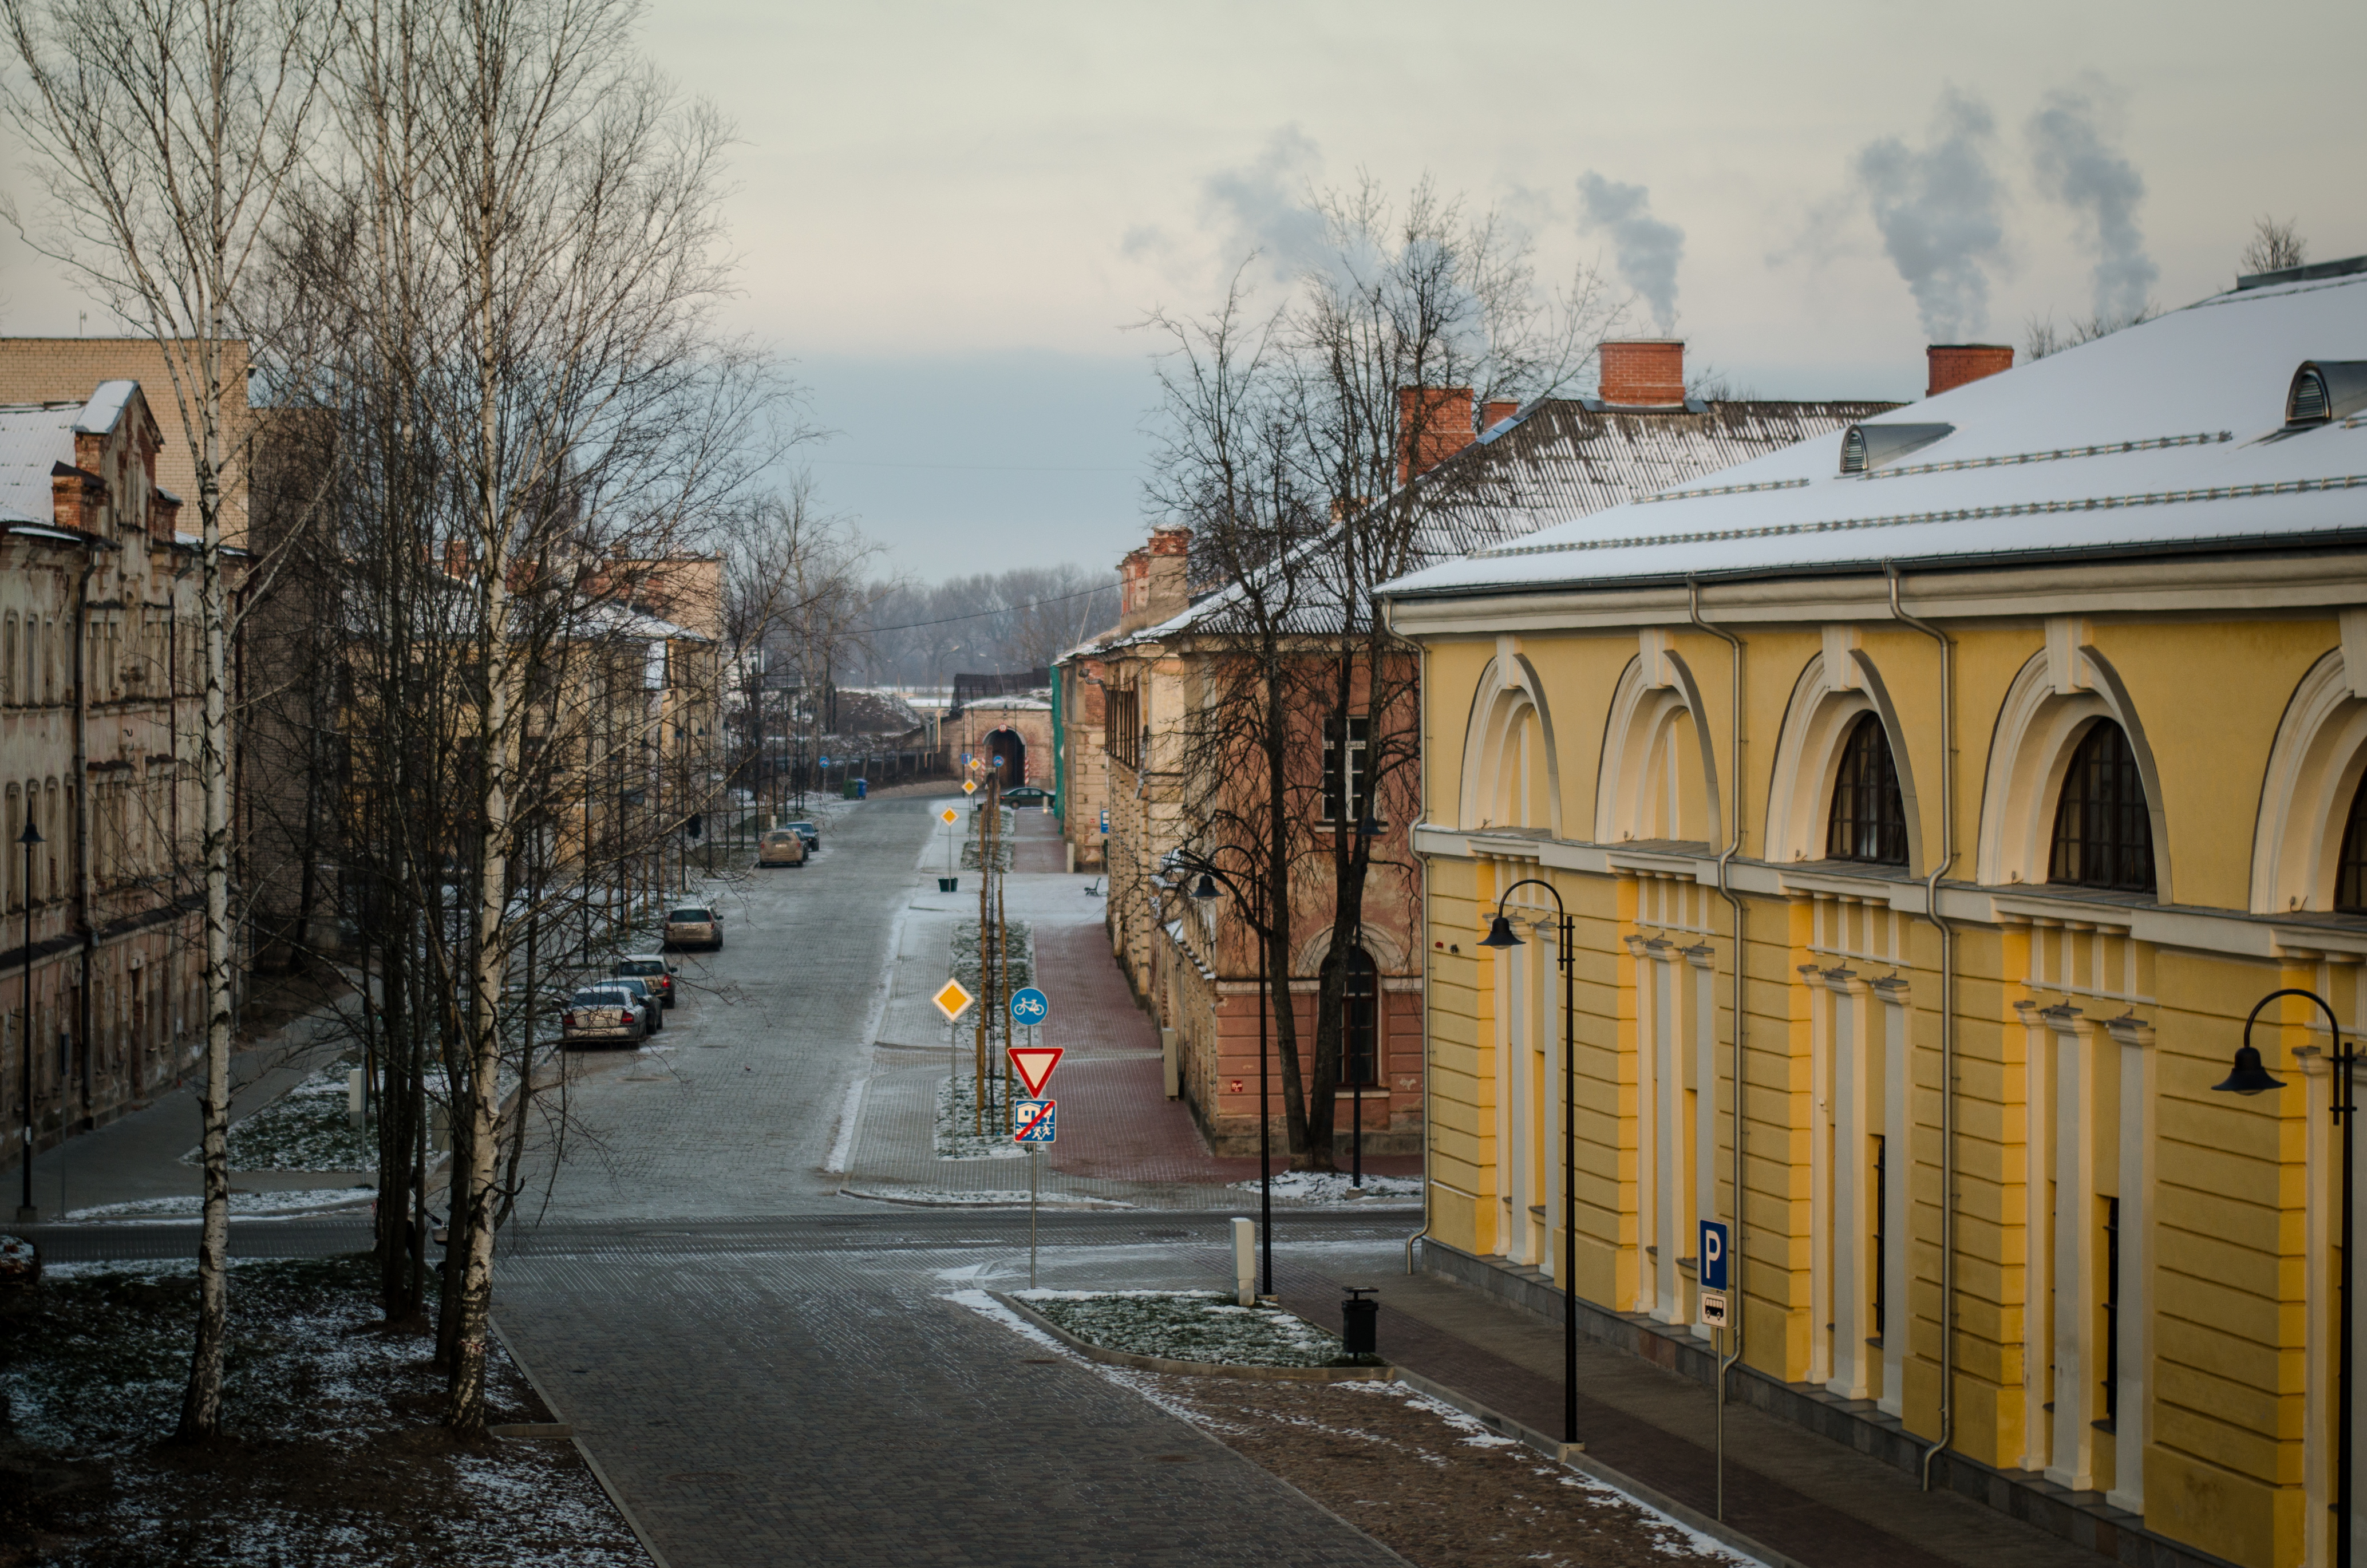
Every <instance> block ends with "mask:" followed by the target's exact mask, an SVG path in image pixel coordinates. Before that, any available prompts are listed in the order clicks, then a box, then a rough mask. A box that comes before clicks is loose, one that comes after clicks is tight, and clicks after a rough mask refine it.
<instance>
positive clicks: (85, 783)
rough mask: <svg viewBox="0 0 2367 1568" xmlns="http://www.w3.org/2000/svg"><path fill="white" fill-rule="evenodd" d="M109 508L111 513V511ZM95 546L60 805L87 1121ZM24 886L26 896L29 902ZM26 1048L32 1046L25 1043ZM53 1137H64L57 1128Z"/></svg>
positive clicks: (87, 575) (77, 610)
mask: <svg viewBox="0 0 2367 1568" xmlns="http://www.w3.org/2000/svg"><path fill="white" fill-rule="evenodd" d="M110 509H111V508H110ZM99 548H100V547H99V546H97V545H96V544H91V545H85V547H84V549H85V553H84V556H83V568H82V575H81V577H80V578H79V579H78V580H77V581H76V582H75V584H74V778H73V780H72V781H71V783H70V784H69V785H68V786H67V789H66V792H65V798H64V800H63V801H62V802H61V804H62V805H63V806H64V807H65V808H66V809H67V810H68V811H70V812H73V813H74V821H73V823H72V824H70V827H71V831H72V832H73V835H74V859H73V866H74V903H75V905H76V908H75V911H74V925H76V926H79V927H81V936H82V985H81V987H80V990H81V992H82V999H81V1004H80V1006H78V1007H77V1008H76V1009H75V1017H74V1032H75V1035H76V1036H77V1038H76V1040H75V1041H74V1044H75V1046H76V1047H77V1049H76V1051H75V1054H76V1055H77V1056H79V1057H81V1058H82V1113H83V1116H84V1117H85V1119H91V1118H92V1111H91V1104H90V1101H91V1085H92V1079H91V1070H90V1053H91V1028H90V1024H91V1012H92V1008H93V1006H94V1005H95V1003H94V998H93V993H94V992H95V991H96V988H97V968H98V965H97V959H98V927H97V926H96V925H95V924H93V922H92V920H91V911H92V908H93V903H94V901H93V898H92V891H93V890H92V887H91V878H92V866H91V845H90V663H91V661H90V585H91V579H93V578H94V577H96V576H97V575H98V562H99ZM32 895H33V890H32V889H31V888H30V887H29V886H28V887H27V888H26V890H25V896H26V898H27V899H28V900H29V899H30V898H31V897H32ZM26 1043H27V1045H28V1048H29V1047H30V1044H31V1042H30V1041H29V1040H28V1041H27V1042H26ZM58 1098H59V1101H60V1102H61V1103H60V1116H61V1118H62V1116H63V1101H64V1099H65V1085H64V1084H63V1083H60V1084H59V1085H58ZM58 1136H59V1137H60V1138H61V1139H62V1138H63V1137H64V1136H65V1133H64V1131H63V1130H62V1128H61V1130H60V1131H59V1134H58Z"/></svg>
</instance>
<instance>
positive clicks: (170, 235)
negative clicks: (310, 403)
mask: <svg viewBox="0 0 2367 1568" xmlns="http://www.w3.org/2000/svg"><path fill="white" fill-rule="evenodd" d="M333 6H334V0H122V3H120V4H114V5H108V6H83V5H75V4H72V3H71V0H0V17H5V19H6V27H7V30H8V41H9V43H10V45H11V46H12V49H13V51H14V53H15V56H16V61H15V63H16V65H17V72H16V73H15V74H14V76H13V79H12V80H10V81H9V82H8V84H7V87H6V97H5V100H0V102H5V107H6V114H7V117H8V119H9V120H10V122H11V123H12V124H13V125H14V126H15V128H16V130H17V132H18V134H19V136H20V137H21V138H22V139H23V142H24V144H25V146H26V147H27V149H28V151H29V152H30V153H31V154H32V163H33V166H34V169H35V172H36V175H37V177H38V178H39V180H40V184H41V187H42V189H43V191H44V193H45V194H46V196H47V198H48V199H47V201H46V202H45V203H44V210H41V211H40V212H39V213H31V214H28V213H19V212H17V211H14V210H10V211H8V212H7V213H6V217H7V219H8V221H9V222H11V223H12V224H14V225H15V226H16V227H17V230H18V232H19V233H22V234H24V235H25V236H26V238H27V240H28V243H29V244H31V245H32V246H33V247H34V248H35V249H37V250H39V251H40V252H41V253H42V254H44V255H47V256H51V257H52V258H54V259H55V260H57V261H59V262H61V263H62V264H63V265H64V267H66V269H67V270H68V271H69V272H70V273H71V274H72V275H73V276H74V278H76V279H77V280H78V281H79V282H80V283H81V285H82V286H83V287H84V289H85V290H86V291H87V292H88V293H89V294H90V295H91V297H92V298H93V299H94V300H95V301H97V302H98V303H99V304H101V305H103V306H105V307H106V308H107V309H108V310H109V311H111V312H114V313H115V314H116V315H117V316H119V318H121V319H122V320H123V321H124V322H125V323H127V324H130V326H131V327H132V329H133V330H134V331H136V332H139V333H141V334H142V335H145V336H147V337H148V338H150V339H151V340H152V341H153V342H154V343H155V345H156V346H157V347H158V349H159V350H160V351H161V352H162V354H163V357H164V368H165V374H166V376H167V378H168V379H169V380H170V381H171V383H172V388H171V390H172V397H173V403H174V405H175V407H176V411H177V414H178V420H179V426H180V434H181V438H182V440H183V441H185V442H186V443H187V447H188V449H189V454H190V457H191V459H192V460H193V461H194V463H195V466H196V472H197V476H198V495H197V501H198V519H199V543H198V571H199V573H200V574H201V585H200V595H199V605H200V610H199V615H200V624H199V628H198V636H199V638H200V641H201V642H202V645H203V657H202V664H203V671H204V688H205V697H204V719H203V723H202V726H201V728H200V730H199V733H198V784H199V788H200V790H201V792H202V797H203V809H202V824H203V825H202V830H201V833H202V843H201V846H200V851H199V853H200V858H201V859H202V864H203V877H204V897H205V916H204V918H205V957H204V966H203V972H204V982H203V983H204V991H205V1012H206V1043H205V1071H204V1078H203V1083H202V1086H201V1088H200V1090H199V1106H200V1115H201V1119H202V1135H201V1140H200V1143H199V1147H200V1149H201V1150H202V1152H203V1153H202V1162H203V1170H204V1182H205V1197H204V1218H203V1223H202V1226H201V1228H200V1231H199V1233H198V1321H197V1332H196V1342H195V1346H194V1349H193V1352H192V1354H191V1357H190V1367H189V1381H188V1391H187V1397H186V1399H185V1401H184V1403H183V1406H182V1413H181V1421H180V1436H181V1437H184V1438H187V1439H196V1438H202V1437H211V1436H213V1435H215V1434H217V1433H219V1432H220V1431H221V1419H222V1418H221V1379H222V1356H223V1348H224V1325H225V1322H226V1313H227V1280H226V1274H225V1268H224V1259H225V1255H226V1252H227V1249H228V1246H229V1240H230V1172H229V1156H228V1135H229V1116H230V1053H231V1007H232V982H233V972H232V966H233V964H234V963H235V961H236V955H235V954H234V952H233V951H232V931H233V926H234V916H233V912H232V898H233V891H234V890H233V887H232V870H233V867H232V858H233V857H232V821H231V807H232V801H231V788H232V778H231V774H232V757H233V756H234V746H233V742H232V710H231V705H232V693H231V691H230V687H229V679H228V676H229V649H230V647H231V645H232V642H233V640H234V638H235V635H236V626H235V624H234V621H233V617H232V613H231V609H230V605H229V590H230V582H229V570H230V567H229V547H230V546H232V544H234V543H236V542H238V540H236V538H235V537H234V536H235V535H237V534H238V533H240V532H243V513H244V505H243V503H244V497H243V488H244V485H245V481H246V475H247V472H248V468H249V464H250V463H251V460H252V453H251V451H250V449H249V444H250V442H251V440H252V437H253V432H252V431H251V430H250V429H246V428H232V427H231V426H229V424H228V421H227V419H226V415H225V405H226V403H228V402H229V400H230V392H231V386H230V381H231V378H232V376H233V375H234V374H240V373H243V370H244V369H245V366H244V365H243V363H234V359H235V358H236V355H237V351H238V350H239V348H240V347H243V344H242V340H243V339H245V338H246V337H247V336H248V333H247V330H246V320H245V314H244V311H243V305H244V301H245V296H246V292H247V289H248V285H249V283H250V281H251V280H252V277H253V275H254V273H255V270H256V267H257V263H258V261H259V258H260V256H261V252H262V242H263V237H264V236H265V234H266V233H267V231H268V230H269V228H270V226H271V224H272V223H273V222H274V220H275V217H276V215H277V206H278V203H279V201H280V199H281V198H282V195H283V193H284V192H285V191H286V190H287V188H288V187H289V184H290V182H291V181H292V180H294V179H295V178H296V177H297V176H298V175H299V174H300V171H301V169H302V168H303V166H304V160H305V156H306V153H307V147H308V141H309V136H310V133H311V130H312V128H313V124H314V120H315V116H316V111H317V108H318V106H319V88H320V83H321V71H322V63H323V48H324V45H325V42H326V40H327V39H328V37H329V32H330V29H329V26H328V23H329V20H330V17H331V16H332V14H333V12H332V7H333ZM237 403H238V405H239V406H240V407H243V406H244V404H245V399H244V397H243V392H242V394H241V395H240V396H239V397H238V398H237ZM267 572H268V567H267V565H266V567H264V568H263V574H266V575H267ZM249 577H250V583H251V584H252V583H253V580H254V578H255V569H254V568H250V569H249Z"/></svg>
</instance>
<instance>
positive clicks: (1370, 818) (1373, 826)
mask: <svg viewBox="0 0 2367 1568" xmlns="http://www.w3.org/2000/svg"><path fill="white" fill-rule="evenodd" d="M1380 835H1381V819H1380V818H1378V817H1376V816H1375V815H1373V814H1372V813H1371V812H1365V814H1364V815H1363V816H1361V817H1358V818H1357V819H1356V836H1357V837H1359V838H1378V837H1379V836H1380Z"/></svg>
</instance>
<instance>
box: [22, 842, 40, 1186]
mask: <svg viewBox="0 0 2367 1568" xmlns="http://www.w3.org/2000/svg"><path fill="white" fill-rule="evenodd" d="M40 842H41V830H40V828H38V827H36V826H35V825H33V812H32V801H31V800H30V798H29V797H28V799H27V801H26V802H25V831H24V832H22V833H20V834H18V835H17V843H19V844H21V845H23V846H25V994H24V997H23V999H22V1000H23V1002H24V1007H25V1020H24V1025H23V1027H22V1028H19V1029H18V1030H17V1064H18V1065H19V1066H20V1067H21V1068H22V1069H23V1074H24V1077H23V1084H24V1090H25V1147H24V1150H23V1153H24V1156H25V1195H24V1200H23V1201H22V1202H20V1203H19V1204H17V1223H18V1224H20V1225H30V1224H34V1223H36V1222H38V1221H40V1217H41V1211H40V1210H38V1209H36V1208H34V1207H33V848H34V846H36V845H38V844H40Z"/></svg>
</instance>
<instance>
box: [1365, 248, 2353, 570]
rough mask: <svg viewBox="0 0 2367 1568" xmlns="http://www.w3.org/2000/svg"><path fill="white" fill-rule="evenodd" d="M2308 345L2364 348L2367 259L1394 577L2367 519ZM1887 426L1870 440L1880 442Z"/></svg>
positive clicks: (1846, 554) (1995, 544) (1942, 556)
mask: <svg viewBox="0 0 2367 1568" xmlns="http://www.w3.org/2000/svg"><path fill="white" fill-rule="evenodd" d="M2306 360H2367V276H2350V277H2345V278H2333V279H2327V280H2319V281H2305V282H2293V283H2287V284H2282V285H2276V286H2271V287H2263V288H2256V289H2246V290H2238V291H2235V292H2230V293H2226V294H2220V295H2215V296H2214V297H2212V298H2210V299H2207V300H2204V301H2201V302H2199V303H2197V304H2193V305H2190V306H2188V307H2186V308H2185V309H2183V310H2180V311H2174V312H2170V313H2169V314H2168V315H2165V316H2162V317H2159V318H2158V319H2157V320H2154V321H2151V322H2147V323H2146V324H2143V325H2140V326H2135V327H2130V328H2128V329H2126V330H2124V331H2122V332H2117V333H2114V334H2112V335H2110V336H2107V337H2103V338H2100V339H2098V340H2097V341H2095V342H2092V343H2089V344H2086V345H2083V346H2081V347H2078V348H2074V349H2070V350H2067V351H2066V352H2064V353H2061V354H2056V355H2053V356H2051V357H2049V358H2044V359H2041V360H2038V361H2036V362H2034V363H2032V364H2027V365H2024V366H2022V367H2021V368H2020V369H2013V370H2009V371H2007V372H2005V373H2003V374H2001V375H1997V376H1992V377H1989V378H1988V379H1987V380H1984V381H1975V382H1973V383H1971V384H1970V385H1967V386H1963V387H1959V388H1957V389H1956V390H1955V391H1954V392H1946V393H1944V394H1942V395H1941V396H1939V397H1935V398H1931V399H1929V400H1927V401H1925V402H1922V403H1915V404H1912V405H1909V406H1908V407H1905V408H1901V409H1898V410H1897V411H1895V412H1893V413H1889V414H1886V415H1880V416H1878V417H1876V418H1874V419H1869V420H1866V421H1864V422H1863V424H1864V426H1865V427H1866V428H1867V429H1868V430H1869V431H1873V432H1875V433H1876V436H1877V437H1879V434H1880V432H1882V431H1883V430H1885V429H1888V428H1893V427H1897V426H1948V427H1949V428H1948V429H1947V430H1946V431H1945V432H1944V433H1942V432H1940V431H1937V430H1927V431H1925V432H1922V434H1923V435H1926V436H1930V437H1935V438H1931V439H1930V440H1928V442H1926V443H1924V444H1920V445H1917V446H1915V447H1914V448H1913V449H1911V450H1908V451H1904V452H1901V453H1900V454H1899V455H1897V457H1895V458H1892V459H1889V460H1882V459H1881V458H1880V457H1879V456H1877V458H1876V461H1875V463H1874V466H1873V467H1872V468H1870V469H1869V470H1867V471H1866V472H1862V473H1855V474H1849V475H1844V474H1843V473H1842V472H1840V468H1841V456H1842V444H1843V441H1844V439H1845V435H1846V433H1845V432H1842V431H1834V432H1830V433H1828V434H1825V435H1821V436H1818V437H1814V438H1812V439H1809V440H1806V441H1802V442H1800V443H1798V444H1797V445H1795V446H1792V447H1789V448H1787V449H1784V450H1782V451H1779V452H1775V453H1772V454H1770V455H1768V456H1765V457H1761V458H1758V459H1756V460H1752V461H1750V462H1746V463H1742V464H1738V465H1737V466H1736V467H1733V468H1730V469H1727V470H1725V471H1724V472H1719V473H1717V474H1716V475H1714V476H1711V477H1710V478H1708V479H1705V480H1703V481H1698V482H1694V483H1685V484H1680V485H1676V486H1673V487H1671V488H1670V489H1669V490H1667V491H1664V492H1663V493H1661V494H1659V496H1657V497H1651V498H1646V499H1641V500H1638V501H1636V502H1633V503H1630V504H1628V505H1626V506H1617V507H1614V508H1611V509H1609V510H1606V511H1602V512H1598V513H1595V514H1594V515H1592V516H1591V517H1585V518H1582V519H1578V520H1575V521H1571V522H1567V523H1563V524H1560V525H1558V526H1556V527H1552V528H1545V529H1541V530H1540V531H1538V532H1536V533H1535V534H1533V535H1530V536H1528V537H1525V538H1522V539H1518V540H1508V541H1504V542H1501V543H1497V544H1494V545H1491V546H1489V547H1486V548H1482V549H1480V550H1478V551H1476V552H1474V553H1472V554H1470V555H1468V556H1467V557H1466V558H1465V559H1462V560H1459V561H1455V562H1444V563H1441V564H1438V565H1435V566H1431V567H1429V568H1426V569H1424V570H1421V571H1417V572H1414V573H1411V574H1407V575H1405V576H1403V577H1400V578H1399V579H1398V580H1397V581H1395V582H1393V583H1390V584H1388V585H1385V586H1384V588H1383V589H1382V592H1383V593H1384V594H1385V595H1387V596H1389V597H1424V596H1433V595H1443V596H1468V595H1486V594H1489V593H1493V592H1500V591H1527V590H1531V589H1535V588H1542V587H1548V586H1589V585H1596V584H1606V585H1607V584H1611V583H1623V584H1632V583H1639V582H1648V581H1671V580H1680V579H1683V578H1687V577H1703V578H1709V577H1719V576H1738V575H1739V576H1752V575H1772V574H1790V573H1803V572H1806V573H1818V572H1826V573H1830V572H1848V571H1862V570H1866V569H1869V568H1873V567H1878V566H1879V565H1881V564H1882V563H1883V562H1898V563H1900V564H1902V565H1912V564H1931V563H1938V562H1961V563H1965V564H1972V563H1976V562H1979V561H1981V560H1983V559H2002V558H2027V557H2034V556H2044V555H2056V556H2063V555H2077V554H2088V555H2098V554H2112V553H2129V552H2146V551H2161V550H2164V549H2177V550H2193V549H2198V548H2211V547H2214V546H2216V545H2220V544H2223V543H2224V544H2226V545H2231V546H2243V545H2258V544H2260V543H2265V542H2271V541H2281V540H2311V539H2316V540H2327V539H2331V538H2335V537H2338V536H2342V535H2352V536H2356V537H2361V538H2367V412H2362V413H2359V414H2354V415H2351V416H2350V417H2346V418H2339V419H2336V420H2334V421H2333V422H2331V423H2330V424H2327V425H2324V426H2317V427H2315V428H2309V429H2303V430H2298V431H2293V432H2287V431H2286V429H2285V427H2284V415H2285V397H2286V393H2287V392H2288V391H2289V389H2290V388H2291V386H2292V384H2293V376H2294V372H2295V371H2296V370H2297V369H2299V368H2300V367H2301V365H2302V364H2303V362H2304V361H2306ZM1879 444H1880V443H1879V440H1878V438H1877V441H1876V445H1877V447H1878V446H1879Z"/></svg>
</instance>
